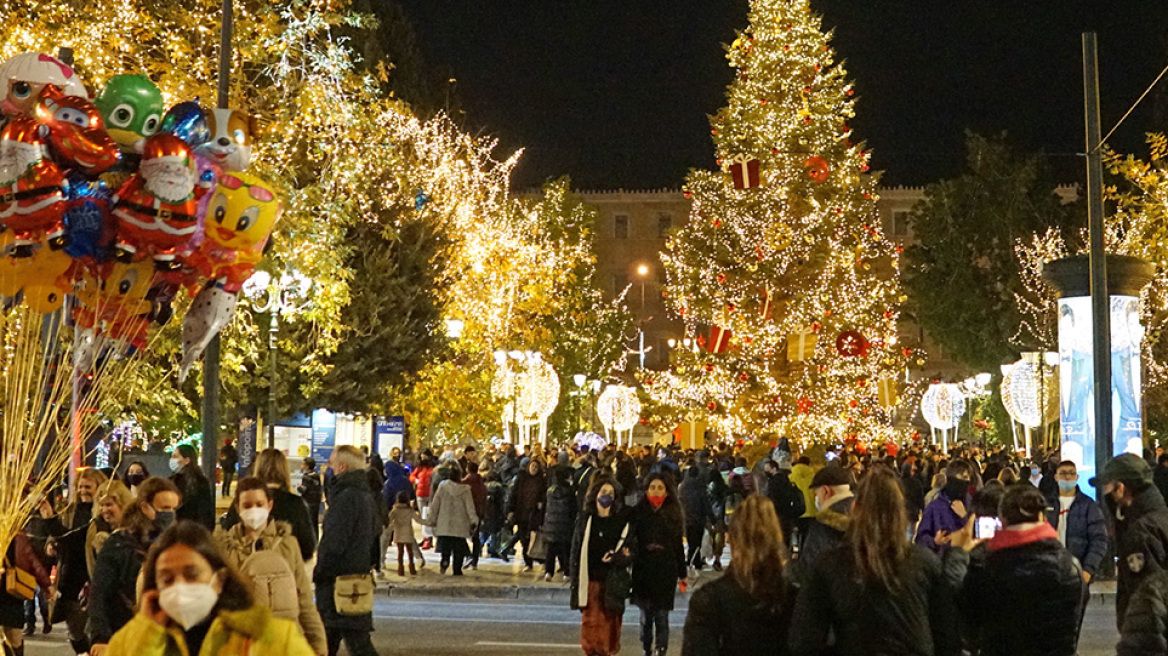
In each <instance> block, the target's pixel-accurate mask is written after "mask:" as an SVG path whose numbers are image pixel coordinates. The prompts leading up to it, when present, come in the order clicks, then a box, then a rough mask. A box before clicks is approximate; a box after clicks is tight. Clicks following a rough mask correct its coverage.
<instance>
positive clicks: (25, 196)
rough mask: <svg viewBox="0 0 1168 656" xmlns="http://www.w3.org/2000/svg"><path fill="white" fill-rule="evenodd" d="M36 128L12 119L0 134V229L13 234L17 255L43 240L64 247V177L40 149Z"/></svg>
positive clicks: (42, 141)
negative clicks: (2, 227) (8, 230)
mask: <svg viewBox="0 0 1168 656" xmlns="http://www.w3.org/2000/svg"><path fill="white" fill-rule="evenodd" d="M39 128H40V126H39V124H38V123H37V122H36V121H35V120H33V119H31V118H27V117H24V116H19V117H14V118H12V119H10V120H9V121H8V124H7V125H5V126H4V128H3V130H0V224H2V225H3V226H4V227H5V228H7V229H10V230H12V231H13V233H14V234H15V237H16V239H15V242H14V246H15V247H16V249H15V252H16V254H17V255H22V254H27V255H31V254H32V248H31V247H32V245H33V244H35V243H36V242H38V241H39V240H40V239H42V238H47V239H48V240H49V243H50V245H52V246H54V247H56V248H60V247H63V246H64V245H65V243H64V242H65V226H64V217H65V188H66V183H65V176H64V174H63V173H62V172H61V169H60V167H58V166H57V165H56V164H55V163H54V162H53V161H52V160H51V159H49V158H48V156H47V154H46V150H45V138H44V137H43V136H41V133H40V130H39Z"/></svg>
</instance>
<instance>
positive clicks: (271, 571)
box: [239, 540, 300, 621]
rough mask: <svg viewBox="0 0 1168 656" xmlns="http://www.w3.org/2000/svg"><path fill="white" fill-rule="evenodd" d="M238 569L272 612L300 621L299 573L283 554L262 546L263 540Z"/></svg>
mask: <svg viewBox="0 0 1168 656" xmlns="http://www.w3.org/2000/svg"><path fill="white" fill-rule="evenodd" d="M239 573H240V575H241V576H242V577H243V580H244V582H245V583H247V584H248V587H249V588H250V589H251V594H252V597H253V598H254V599H255V600H256V603H260V604H263V605H264V606H267V607H268V608H269V609H271V611H272V615H274V616H276V617H279V618H283V619H286V620H292V621H297V620H298V618H299V617H300V594H299V592H298V591H297V590H296V577H295V576H293V575H292V568H291V567H290V566H289V565H288V561H286V560H284V557H283V556H281V555H280V554H279V553H277V552H276V551H274V550H272V549H260V541H259V540H257V541H256V543H255V545H254V546H253V551H252V553H251V555H250V556H248V557H247V558H245V559H244V561H243V565H241V566H240V568H239Z"/></svg>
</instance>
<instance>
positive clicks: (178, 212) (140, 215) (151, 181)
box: [114, 134, 198, 269]
mask: <svg viewBox="0 0 1168 656" xmlns="http://www.w3.org/2000/svg"><path fill="white" fill-rule="evenodd" d="M197 181H198V174H197V172H196V169H195V158H194V154H193V153H192V152H191V148H190V146H188V145H187V144H186V142H185V141H183V140H182V139H179V138H178V137H176V136H174V135H172V134H156V135H154V136H153V137H150V138H149V139H147V140H146V146H145V148H144V151H143V153H142V162H141V164H140V165H139V167H138V172H137V173H135V174H134V175H132V176H130V179H129V180H127V181H126V183H125V184H124V185H122V187H121V189H118V192H117V194H115V195H114V218H115V219H116V220H117V226H118V227H117V246H116V248H117V253H116V256H117V258H118V259H119V260H121V261H123V262H131V261H135V260H140V259H143V258H146V257H152V258H154V262H155V265H156V266H157V267H158V268H160V269H168V268H173V267H174V266H175V265H176V264H177V262H176V259H177V254H176V251H177V249H178V247H179V246H182V245H183V244H185V243H187V242H188V241H189V240H190V239H191V237H192V236H193V235H194V234H195V230H196V229H197V228H198V216H197V214H198V198H197V197H196V193H195V192H196V187H195V183H196V182H197Z"/></svg>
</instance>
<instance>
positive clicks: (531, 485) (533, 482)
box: [507, 470, 547, 531]
mask: <svg viewBox="0 0 1168 656" xmlns="http://www.w3.org/2000/svg"><path fill="white" fill-rule="evenodd" d="M546 493H547V479H545V478H544V476H543V474H542V473H540V474H536V475H535V476H532V475H531V474H530V473H529V472H528V471H526V470H524V471H521V472H519V477H518V478H516V479H515V489H514V490H512V491H511V501H510V503H509V504H508V507H507V514H509V515H514V518H513V520H514V522H515V524H516V525H517V526H519V527H520V528H521V529H522V530H527V531H531V530H534V529H536V528H538V527H540V526H543V499H544V495H545V494H546Z"/></svg>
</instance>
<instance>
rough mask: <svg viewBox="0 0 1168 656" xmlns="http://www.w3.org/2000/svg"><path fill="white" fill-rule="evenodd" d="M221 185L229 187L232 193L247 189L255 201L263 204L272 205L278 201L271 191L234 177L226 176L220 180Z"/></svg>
mask: <svg viewBox="0 0 1168 656" xmlns="http://www.w3.org/2000/svg"><path fill="white" fill-rule="evenodd" d="M219 184H221V185H223V186H224V187H227V188H228V189H230V190H232V191H235V190H236V189H240V188H242V187H247V195H249V196H251V197H252V198H253V199H254V200H258V201H260V202H261V203H270V202H272V201H273V200H275V199H276V196H275V195H273V194H272V192H271V191H269V190H267V189H265V188H263V187H260V186H257V185H252V184H248V183H246V182H244V181H243V180H240V179H239V178H238V177H236V176H234V175H225V176H223V177H222V178H219Z"/></svg>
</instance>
